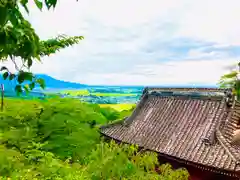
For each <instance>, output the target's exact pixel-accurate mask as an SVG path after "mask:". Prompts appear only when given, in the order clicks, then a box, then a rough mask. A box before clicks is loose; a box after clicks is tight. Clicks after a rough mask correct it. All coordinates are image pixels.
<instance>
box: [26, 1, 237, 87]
mask: <svg viewBox="0 0 240 180" xmlns="http://www.w3.org/2000/svg"><path fill="white" fill-rule="evenodd" d="M239 8H240V1H239V0H230V1H219V0H218V1H217V0H196V1H192V0H168V1H163V0H148V1H146V0H115V1H112V0H101V1H98V0H80V1H79V2H75V0H71V1H70V0H68V1H66V0H65V1H64V0H61V1H59V4H58V5H57V7H56V9H55V10H54V11H52V10H51V11H47V10H44V11H43V12H40V11H39V10H37V9H36V8H35V7H34V6H33V7H32V8H31V10H30V16H29V17H28V19H29V20H30V21H31V22H32V24H33V26H34V28H36V31H37V32H38V33H39V35H40V37H41V38H43V39H46V38H51V37H53V36H56V35H57V34H67V35H83V36H84V37H85V39H84V40H83V41H82V42H81V43H80V44H79V45H76V46H74V47H71V48H67V49H64V50H62V51H61V52H59V53H57V54H56V55H52V56H50V57H46V58H44V59H43V63H42V64H34V66H33V68H32V70H33V71H34V72H37V73H46V74H49V75H51V76H53V77H55V78H59V79H63V80H67V81H75V82H80V83H86V84H108V85H162V84H188V83H191V84H216V83H217V81H218V80H219V77H220V76H221V75H222V74H223V73H225V72H226V71H227V70H228V69H226V67H228V66H229V65H232V64H234V63H236V62H237V61H238V59H239V57H240V36H239V32H240V23H239V19H240V11H239Z"/></svg>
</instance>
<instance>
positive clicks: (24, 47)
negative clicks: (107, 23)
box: [0, 0, 83, 93]
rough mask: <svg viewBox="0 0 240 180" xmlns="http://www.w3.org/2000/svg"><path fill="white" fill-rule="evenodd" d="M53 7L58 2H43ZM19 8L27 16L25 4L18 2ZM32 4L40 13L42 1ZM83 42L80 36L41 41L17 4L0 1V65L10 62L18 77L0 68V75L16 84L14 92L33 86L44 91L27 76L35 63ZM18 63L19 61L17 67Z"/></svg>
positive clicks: (54, 0)
mask: <svg viewBox="0 0 240 180" xmlns="http://www.w3.org/2000/svg"><path fill="white" fill-rule="evenodd" d="M56 3H57V0H45V4H46V6H47V7H48V8H51V7H55V5H56ZM20 4H21V5H22V6H23V7H24V8H25V10H26V11H27V12H28V8H27V4H28V0H21V1H20ZM35 4H36V5H37V7H38V8H39V9H42V6H43V3H42V2H41V1H39V0H35ZM82 39H83V37H82V36H74V37H67V36H65V35H60V36H58V37H56V38H53V39H49V40H46V41H41V40H40V39H39V37H38V35H37V34H36V32H35V30H34V29H33V28H32V26H31V24H30V23H29V22H28V21H27V20H26V19H25V18H24V17H23V15H22V13H21V11H20V7H19V4H18V3H17V1H16V0H15V1H14V0H10V1H7V0H4V1H0V61H7V60H11V61H12V63H13V64H14V65H15V69H16V71H17V73H15V74H14V73H12V72H10V71H9V70H8V68H7V67H2V68H1V71H4V72H3V78H4V79H7V78H9V80H13V79H16V80H17V82H18V84H17V85H16V88H15V90H16V91H17V92H18V93H21V92H22V91H23V90H25V91H27V92H28V91H29V90H32V89H33V88H34V87H35V84H39V85H40V86H41V87H42V88H44V87H45V84H44V80H43V79H38V78H36V77H35V76H34V75H33V74H32V73H30V72H29V70H30V67H31V66H32V64H33V62H34V61H40V58H41V56H46V55H50V54H52V53H56V52H57V51H59V50H60V49H62V48H65V47H68V46H71V45H73V44H77V43H79V41H80V40H82ZM16 59H17V60H16ZM17 61H18V62H19V61H20V63H21V66H20V67H19V65H18V64H19V63H17ZM24 81H28V82H29V84H27V85H22V83H23V82H24Z"/></svg>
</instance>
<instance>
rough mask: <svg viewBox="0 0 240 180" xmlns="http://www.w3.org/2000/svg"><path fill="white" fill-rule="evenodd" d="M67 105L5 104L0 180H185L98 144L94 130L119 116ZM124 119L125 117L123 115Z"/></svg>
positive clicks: (148, 159)
mask: <svg viewBox="0 0 240 180" xmlns="http://www.w3.org/2000/svg"><path fill="white" fill-rule="evenodd" d="M109 111H110V112H108V109H102V108H100V107H99V106H98V105H91V104H86V103H81V102H79V101H77V100H72V99H49V100H46V101H40V100H17V99H7V101H6V106H5V110H4V111H3V112H1V113H0V142H1V145H0V175H1V178H0V179H7V178H11V179H21V180H22V179H26V180H30V179H31V180H32V179H59V180H60V179H69V180H74V179H80V180H81V179H84V180H91V179H96V180H102V179H112V180H114V179H133V180H134V179H140V180H141V179H173V177H174V178H177V179H179V180H181V179H183V180H185V179H187V177H188V174H187V172H186V171H185V170H176V171H174V170H172V168H171V167H170V166H160V167H159V168H160V169H161V168H162V169H163V171H162V175H161V176H160V175H158V174H157V173H156V172H155V167H156V166H159V164H158V162H157V157H156V154H154V153H149V152H148V153H144V154H139V153H137V148H136V147H135V146H129V145H117V144H116V143H114V142H111V143H106V142H104V141H102V140H101V138H100V134H99V132H98V129H97V128H96V126H95V125H100V124H105V123H107V122H109V121H113V120H114V118H116V119H119V118H120V117H121V113H117V111H114V110H109ZM125 113H126V112H125Z"/></svg>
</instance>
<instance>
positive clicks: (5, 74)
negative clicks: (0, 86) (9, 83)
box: [3, 72, 8, 80]
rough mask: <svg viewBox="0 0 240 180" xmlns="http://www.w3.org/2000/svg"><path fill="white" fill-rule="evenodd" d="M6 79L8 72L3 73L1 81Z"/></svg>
mask: <svg viewBox="0 0 240 180" xmlns="http://www.w3.org/2000/svg"><path fill="white" fill-rule="evenodd" d="M7 77H8V72H5V73H3V79H4V80H6V79H7Z"/></svg>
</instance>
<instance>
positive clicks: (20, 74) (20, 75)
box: [17, 72, 24, 84]
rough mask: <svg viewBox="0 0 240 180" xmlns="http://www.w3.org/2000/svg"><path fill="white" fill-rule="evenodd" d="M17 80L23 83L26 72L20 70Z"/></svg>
mask: <svg viewBox="0 0 240 180" xmlns="http://www.w3.org/2000/svg"><path fill="white" fill-rule="evenodd" d="M17 81H18V83H19V84H22V83H23V82H24V74H23V73H21V72H20V73H19V74H18V78H17Z"/></svg>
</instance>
